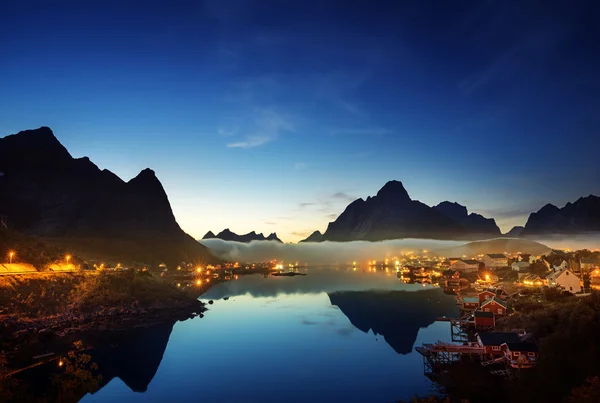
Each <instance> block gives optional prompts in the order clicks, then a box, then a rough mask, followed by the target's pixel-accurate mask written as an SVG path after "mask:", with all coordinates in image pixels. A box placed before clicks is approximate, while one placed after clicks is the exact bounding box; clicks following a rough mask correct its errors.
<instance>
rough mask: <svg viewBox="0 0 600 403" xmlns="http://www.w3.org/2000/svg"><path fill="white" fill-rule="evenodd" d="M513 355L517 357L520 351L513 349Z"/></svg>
mask: <svg viewBox="0 0 600 403" xmlns="http://www.w3.org/2000/svg"><path fill="white" fill-rule="evenodd" d="M513 355H514V356H515V357H518V356H520V355H521V353H520V352H518V351H515V352H514V353H513Z"/></svg>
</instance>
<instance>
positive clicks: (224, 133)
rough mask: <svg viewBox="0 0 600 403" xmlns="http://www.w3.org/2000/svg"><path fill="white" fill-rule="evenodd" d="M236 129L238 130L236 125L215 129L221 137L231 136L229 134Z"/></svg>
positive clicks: (235, 131) (231, 134)
mask: <svg viewBox="0 0 600 403" xmlns="http://www.w3.org/2000/svg"><path fill="white" fill-rule="evenodd" d="M238 130H239V128H238V127H233V128H231V129H227V128H225V127H219V128H218V129H217V134H218V135H219V136H222V137H231V136H233V135H235V134H236V133H237V132H238Z"/></svg>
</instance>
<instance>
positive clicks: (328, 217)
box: [325, 213, 338, 221]
mask: <svg viewBox="0 0 600 403" xmlns="http://www.w3.org/2000/svg"><path fill="white" fill-rule="evenodd" d="M337 217H338V214H335V213H334V214H327V215H326V216H325V218H327V219H328V220H332V221H333V220H335V219H336V218H337Z"/></svg>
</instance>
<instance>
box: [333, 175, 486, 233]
mask: <svg viewBox="0 0 600 403" xmlns="http://www.w3.org/2000/svg"><path fill="white" fill-rule="evenodd" d="M473 235H474V232H473V231H471V230H469V229H467V228H465V227H464V226H463V225H462V224H461V223H460V222H457V221H456V220H454V219H452V218H451V217H449V216H448V215H446V214H444V213H442V212H441V211H439V210H438V209H436V208H433V207H429V206H427V205H426V204H424V203H421V202H420V201H417V200H412V199H411V198H410V196H409V195H408V192H407V191H406V189H404V186H403V185H402V183H401V182H398V181H390V182H388V183H386V184H385V186H383V187H382V188H381V189H380V190H379V192H377V195H376V196H374V197H367V199H366V200H363V199H358V200H355V201H353V202H352V203H350V205H349V206H348V207H346V210H344V212H343V213H342V214H341V215H340V216H339V217H338V218H337V219H336V220H335V221H334V222H331V223H329V226H328V227H327V231H325V233H324V234H323V240H329V241H354V240H366V241H380V240H385V239H398V238H434V239H467V238H469V237H470V236H471V237H472V236H473Z"/></svg>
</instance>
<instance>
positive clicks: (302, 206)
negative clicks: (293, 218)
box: [298, 203, 315, 208]
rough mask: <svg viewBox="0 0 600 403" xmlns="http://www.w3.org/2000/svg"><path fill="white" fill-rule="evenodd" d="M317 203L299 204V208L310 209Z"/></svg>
mask: <svg viewBox="0 0 600 403" xmlns="http://www.w3.org/2000/svg"><path fill="white" fill-rule="evenodd" d="M314 205H315V203H299V204H298V206H299V207H300V208H304V207H310V206H314Z"/></svg>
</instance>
